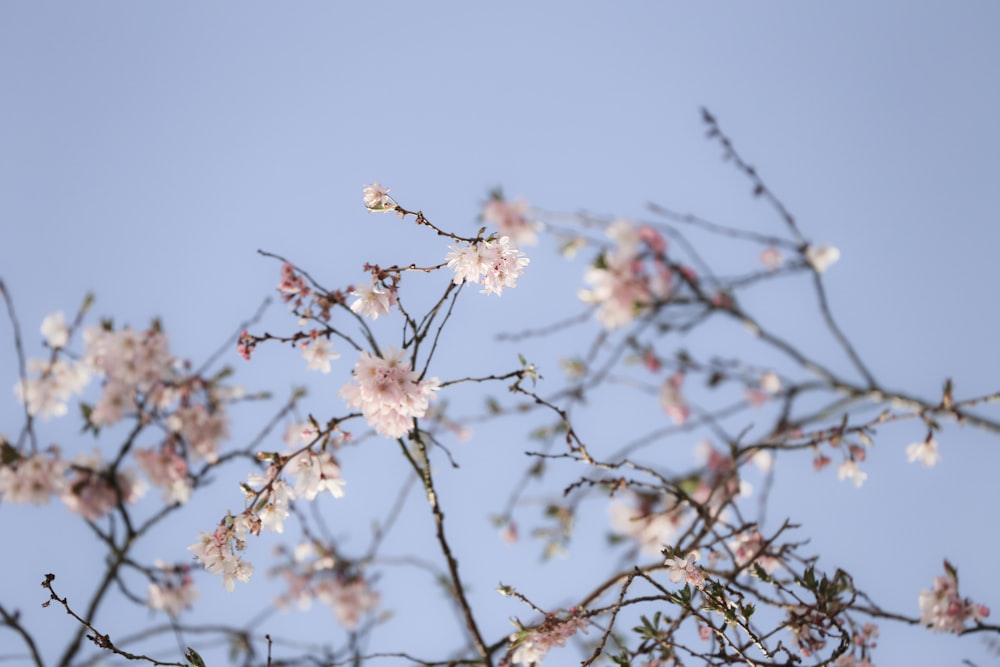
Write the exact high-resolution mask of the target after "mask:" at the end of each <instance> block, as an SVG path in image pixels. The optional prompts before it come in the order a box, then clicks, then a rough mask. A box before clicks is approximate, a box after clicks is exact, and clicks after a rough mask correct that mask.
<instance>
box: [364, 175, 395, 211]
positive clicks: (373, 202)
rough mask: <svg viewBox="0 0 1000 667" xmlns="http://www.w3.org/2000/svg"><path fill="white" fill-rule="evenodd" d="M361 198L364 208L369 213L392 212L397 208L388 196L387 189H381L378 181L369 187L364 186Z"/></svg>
mask: <svg viewBox="0 0 1000 667" xmlns="http://www.w3.org/2000/svg"><path fill="white" fill-rule="evenodd" d="M363 196H364V201H365V208H367V209H368V210H369V212H374V211H392V210H394V209H395V208H396V206H397V204H396V202H395V200H394V199H393V198H392V197H390V196H389V188H386V187H383V186H382V184H381V183H379V182H378V181H375V182H374V183H372V184H371V185H366V186H365V189H364V192H363Z"/></svg>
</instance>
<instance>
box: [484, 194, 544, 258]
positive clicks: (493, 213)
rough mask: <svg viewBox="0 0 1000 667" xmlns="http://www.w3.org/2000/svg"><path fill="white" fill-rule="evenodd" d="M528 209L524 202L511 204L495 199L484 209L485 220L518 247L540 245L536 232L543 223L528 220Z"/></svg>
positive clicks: (519, 201)
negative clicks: (526, 213)
mask: <svg viewBox="0 0 1000 667" xmlns="http://www.w3.org/2000/svg"><path fill="white" fill-rule="evenodd" d="M527 208H528V205H527V203H525V202H524V201H523V200H520V199H519V200H518V201H516V202H509V201H506V200H504V199H499V198H496V197H494V198H493V199H490V201H488V202H487V203H486V206H484V207H483V220H485V221H487V222H492V223H493V224H494V225H496V227H497V229H498V230H499V232H500V234H501V235H502V236H509V237H510V238H511V240H512V241H513V242H514V243H515V244H516V245H518V246H526V245H534V244H536V243H538V236H537V235H536V232H537V231H538V230H539V229H540V228H541V223H538V222H532V221H530V220H528V218H527V217H526V216H525V211H526V210H527Z"/></svg>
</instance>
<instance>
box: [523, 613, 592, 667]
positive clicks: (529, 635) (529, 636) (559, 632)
mask: <svg viewBox="0 0 1000 667" xmlns="http://www.w3.org/2000/svg"><path fill="white" fill-rule="evenodd" d="M577 630H580V631H582V632H583V633H584V634H587V622H586V621H585V620H584V619H583V618H582V617H581V616H579V615H578V614H577V613H573V612H572V611H571V614H570V615H569V616H568V617H566V618H564V619H560V618H558V617H556V616H553V615H549V617H548V618H546V619H545V621H544V622H543V623H542V624H541V625H539V626H537V627H535V628H532V629H530V630H520V631H518V632H515V633H514V634H512V635H511V636H510V642H511V645H512V646H513V648H514V651H513V653H511V656H510V659H511V662H512V663H515V664H522V665H527V666H528V667H531V665H538V664H540V663H541V662H542V658H544V657H545V654H547V653H548V652H549V651H550V650H551V649H553V648H556V647H561V646H565V645H566V640H567V639H569V638H570V637H572V636H573V635H574V634H575V633H576V632H577Z"/></svg>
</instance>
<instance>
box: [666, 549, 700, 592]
mask: <svg viewBox="0 0 1000 667" xmlns="http://www.w3.org/2000/svg"><path fill="white" fill-rule="evenodd" d="M697 560H698V555H697V554H695V553H694V552H691V553H689V554H688V555H687V557H686V558H680V557H678V556H674V557H672V558H668V559H667V560H666V561H665V562H664V564H665V565H666V566H667V576H668V577H670V581H672V582H674V583H675V584H677V583H680V581H681V579H683V580H684V583H685V584H688V585H690V586H694V587H695V588H697V589H698V590H702V589H704V588H705V573H704V572H703V571H702V569H701V568H700V567H698V566H697V565H695V561H697Z"/></svg>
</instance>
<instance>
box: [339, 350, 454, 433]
mask: <svg viewBox="0 0 1000 667" xmlns="http://www.w3.org/2000/svg"><path fill="white" fill-rule="evenodd" d="M403 354H404V353H403V351H402V350H397V349H395V348H392V347H388V348H386V349H384V350H383V354H382V356H377V355H374V354H371V353H370V352H362V353H361V358H360V359H359V360H358V362H357V363H356V364H355V366H354V382H353V383H349V384H347V385H345V386H344V387H343V388H342V389H341V390H340V395H341V396H342V397H343V398H345V399H346V400H347V404H348V405H349V406H350V407H352V408H360V409H361V413H362V414H363V415H364V417H365V420H366V421H367V422H368V424H369V425H370V426H371V427H372V428H374V429H375V432H376V433H380V434H382V435H386V436H389V437H390V438H399V437H402V435H403V434H404V433H406V432H407V431H409V430H410V428H411V427H412V425H413V423H412V420H413V419H415V418H419V417H423V416H424V414H425V413H426V412H427V408H428V405H429V401H430V398H431V396H432V395H433V393H434V392H435V391H437V390H438V388H439V386H440V383H439V381H438V379H437V378H430V379H428V380H421V379H420V376H419V375H418V374H417V373H416V371H414V370H413V369H412V367H411V366H410V362H409V361H406V360H405V359H404V358H403Z"/></svg>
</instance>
